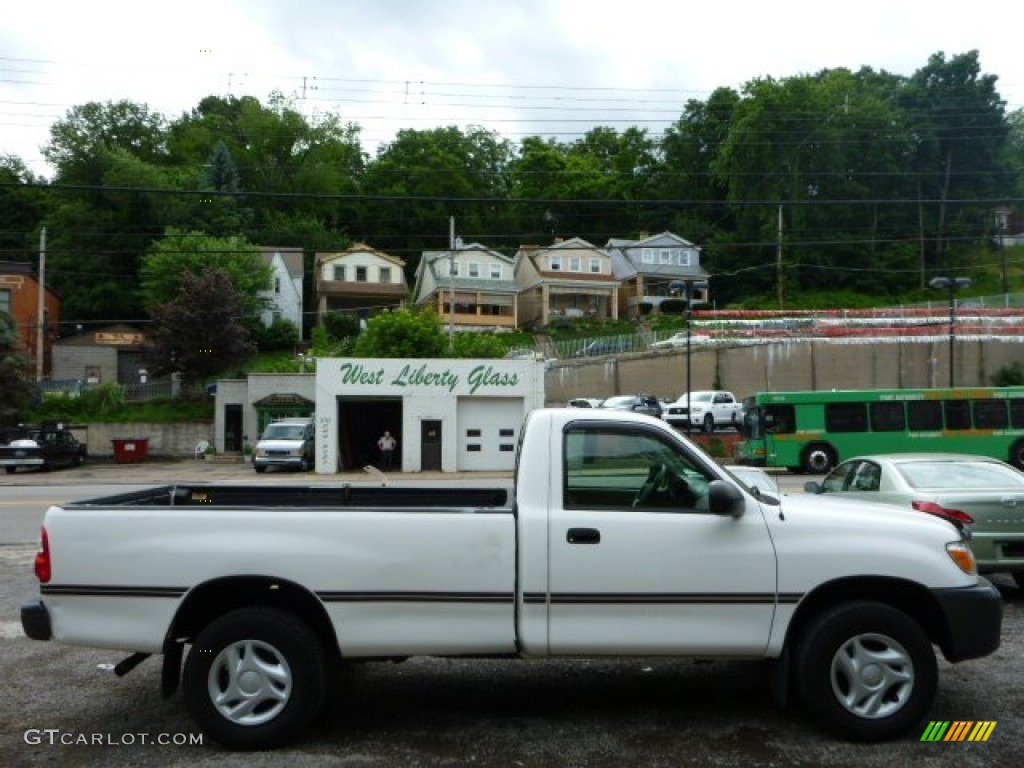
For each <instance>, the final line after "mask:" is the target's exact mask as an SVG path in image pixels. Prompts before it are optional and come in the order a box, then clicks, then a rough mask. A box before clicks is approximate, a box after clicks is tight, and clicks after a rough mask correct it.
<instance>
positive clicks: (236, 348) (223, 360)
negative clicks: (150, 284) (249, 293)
mask: <svg viewBox="0 0 1024 768" xmlns="http://www.w3.org/2000/svg"><path fill="white" fill-rule="evenodd" d="M244 311H245V297H244V296H243V295H242V294H241V293H240V292H239V291H237V290H236V289H235V285H234V283H233V281H232V278H231V276H230V275H229V274H228V273H227V272H226V271H224V270H221V269H204V270H203V271H202V272H201V273H200V274H198V275H195V274H192V273H190V272H186V273H184V274H183V275H182V277H181V283H180V290H179V292H178V294H177V295H176V296H175V297H174V298H173V299H171V300H170V301H168V302H166V303H164V304H160V305H158V306H155V307H153V309H152V312H151V314H152V317H153V324H152V332H151V341H152V347H151V349H150V351H149V353H148V354H147V363H148V365H149V366H150V370H151V372H152V373H154V374H156V375H160V374H165V373H172V372H180V373H181V375H182V379H183V381H184V383H185V384H186V385H187V386H191V385H195V384H198V383H201V382H203V381H205V380H207V379H208V378H209V377H211V376H213V375H214V374H216V373H219V372H221V371H224V370H227V369H230V368H232V367H236V366H238V365H240V364H242V363H244V362H245V361H246V360H248V359H249V358H250V357H251V356H252V355H253V354H254V353H255V351H256V347H255V345H254V344H253V343H252V341H251V340H250V339H249V337H248V334H247V333H246V331H245V328H244V327H243V325H242V316H243V313H244Z"/></svg>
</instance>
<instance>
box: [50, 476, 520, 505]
mask: <svg viewBox="0 0 1024 768" xmlns="http://www.w3.org/2000/svg"><path fill="white" fill-rule="evenodd" d="M510 496H511V492H510V489H508V488H427V487H423V488H400V487H395V488H382V487H377V486H358V485H350V484H347V483H345V484H342V485H335V486H324V485H311V486H292V485H219V484H205V483H197V484H195V485H191V484H174V485H164V486H158V487H156V488H147V489H146V490H143V491H134V492H132V493H124V494H118V495H115V496H104V497H102V498H95V499H86V500H83V501H75V502H71V503H69V504H63V505H62V506H63V507H64V509H92V508H97V507H216V508H226V507H247V508H250V509H251V508H253V507H290V508H293V509H313V508H318V507H322V508H338V507H353V508H367V507H381V508H398V509H403V510H408V509H416V508H423V509H436V508H439V507H444V508H446V509H451V508H464V509H466V510H467V511H475V510H479V509H495V510H504V511H507V510H508V509H509V507H510Z"/></svg>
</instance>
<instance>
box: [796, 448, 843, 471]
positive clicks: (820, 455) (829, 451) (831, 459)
mask: <svg viewBox="0 0 1024 768" xmlns="http://www.w3.org/2000/svg"><path fill="white" fill-rule="evenodd" d="M800 466H801V468H802V469H803V471H804V474H807V475H824V474H826V473H828V472H831V471H832V470H833V469H835V466H836V452H835V449H833V448H832V446H830V445H826V444H825V443H811V444H810V445H808V446H807V447H806V448H804V450H803V452H802V453H801V454H800Z"/></svg>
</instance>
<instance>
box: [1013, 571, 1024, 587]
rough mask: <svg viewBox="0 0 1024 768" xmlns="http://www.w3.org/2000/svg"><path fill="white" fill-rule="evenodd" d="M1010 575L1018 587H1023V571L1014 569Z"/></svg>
mask: <svg viewBox="0 0 1024 768" xmlns="http://www.w3.org/2000/svg"><path fill="white" fill-rule="evenodd" d="M1010 575H1011V576H1013V583H1014V584H1016V585H1017V586H1018V587H1019V588H1020V589H1024V572H1021V571H1014V572H1013V573H1011V574H1010Z"/></svg>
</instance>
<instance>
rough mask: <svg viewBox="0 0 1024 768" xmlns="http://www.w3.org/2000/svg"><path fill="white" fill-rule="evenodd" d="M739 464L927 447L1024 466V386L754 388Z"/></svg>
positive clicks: (829, 463) (807, 461) (816, 461)
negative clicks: (777, 390)
mask: <svg viewBox="0 0 1024 768" xmlns="http://www.w3.org/2000/svg"><path fill="white" fill-rule="evenodd" d="M740 431H741V433H742V440H741V441H740V442H739V443H737V444H736V447H735V449H734V453H733V458H734V459H735V460H736V463H737V464H750V465H754V466H761V467H785V468H786V469H788V470H790V471H791V472H806V473H813V474H819V473H824V472H828V471H829V470H831V469H832V468H833V467H834V466H835V465H836V464H837V463H839V462H840V461H844V460H846V459H849V458H851V457H853V456H861V455H864V454H869V453H908V452H912V451H928V452H943V453H970V454H975V455H979V456H991V457H992V458H995V459H1000V460H1002V461H1006V462H1009V463H1010V464H1012V465H1013V466H1015V467H1017V468H1018V469H1024V387H968V388H956V389H871V390H860V391H855V390H833V391H828V392H759V393H757V394H755V395H753V396H752V397H748V398H746V399H745V400H744V401H743V418H742V422H741V426H740Z"/></svg>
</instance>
